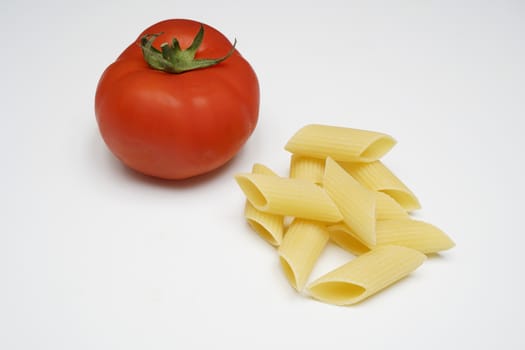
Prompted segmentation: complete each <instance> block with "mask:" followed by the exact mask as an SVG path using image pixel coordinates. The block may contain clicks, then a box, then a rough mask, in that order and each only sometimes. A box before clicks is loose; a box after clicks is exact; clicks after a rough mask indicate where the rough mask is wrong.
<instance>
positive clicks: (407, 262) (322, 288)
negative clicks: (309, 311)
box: [308, 245, 426, 305]
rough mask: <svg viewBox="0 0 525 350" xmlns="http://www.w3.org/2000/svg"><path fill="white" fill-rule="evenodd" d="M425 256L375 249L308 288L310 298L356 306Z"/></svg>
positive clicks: (396, 248) (404, 250)
mask: <svg viewBox="0 0 525 350" xmlns="http://www.w3.org/2000/svg"><path fill="white" fill-rule="evenodd" d="M425 259H426V256H425V254H423V253H421V252H419V251H417V250H414V249H410V248H406V247H400V246H394V245H389V246H381V247H376V248H374V249H372V250H371V251H369V252H368V253H365V254H363V255H361V256H359V257H357V258H355V259H354V260H352V261H350V262H348V263H346V264H344V265H342V266H341V267H339V268H337V269H335V270H333V271H331V272H328V273H327V274H326V275H324V276H321V277H320V278H319V279H317V280H316V281H314V282H313V283H311V284H310V285H309V286H308V291H309V292H310V295H311V296H312V297H313V298H315V299H318V300H320V301H323V302H326V303H330V304H335V305H352V304H356V303H358V302H360V301H362V300H364V299H366V298H368V297H369V296H371V295H373V294H376V293H377V292H379V291H381V290H383V289H385V288H386V287H388V286H390V285H391V284H393V283H395V282H397V281H399V280H400V279H402V278H404V277H405V276H407V275H408V274H409V273H410V272H412V271H414V270H415V269H416V268H418V267H419V266H420V265H421V264H422V263H423V262H424V261H425Z"/></svg>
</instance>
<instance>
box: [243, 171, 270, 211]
mask: <svg viewBox="0 0 525 350" xmlns="http://www.w3.org/2000/svg"><path fill="white" fill-rule="evenodd" d="M235 179H236V180H237V183H238V184H239V187H240V188H241V189H242V191H243V192H244V194H245V195H246V197H247V198H248V200H249V201H250V202H251V203H252V204H253V206H254V207H256V208H257V209H261V208H264V207H265V206H266V205H267V204H268V200H267V199H266V197H265V196H264V194H263V193H262V192H261V191H260V190H259V189H258V188H257V186H256V185H255V184H254V183H253V182H252V181H251V180H250V179H248V178H246V177H244V176H237V177H236V178H235Z"/></svg>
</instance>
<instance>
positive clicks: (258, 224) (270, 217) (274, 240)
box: [244, 163, 284, 246]
mask: <svg viewBox="0 0 525 350" xmlns="http://www.w3.org/2000/svg"><path fill="white" fill-rule="evenodd" d="M252 173H253V174H266V175H270V176H277V174H276V173H274V172H273V171H272V170H271V169H270V168H268V167H266V166H265V165H262V164H259V163H257V164H254V165H253V167H252ZM244 217H245V218H246V221H247V222H248V224H249V225H250V227H251V228H252V229H253V230H254V231H255V232H257V233H258V234H259V236H261V237H262V238H263V239H265V240H266V241H267V242H268V243H270V244H271V245H273V246H279V245H280V244H281V241H282V239H283V226H284V224H283V221H284V219H283V215H276V214H269V213H264V212H262V211H260V210H258V209H256V208H255V207H254V206H253V205H252V204H251V203H250V202H249V201H248V200H247V201H246V205H245V208H244Z"/></svg>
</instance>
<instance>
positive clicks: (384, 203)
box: [235, 124, 454, 305]
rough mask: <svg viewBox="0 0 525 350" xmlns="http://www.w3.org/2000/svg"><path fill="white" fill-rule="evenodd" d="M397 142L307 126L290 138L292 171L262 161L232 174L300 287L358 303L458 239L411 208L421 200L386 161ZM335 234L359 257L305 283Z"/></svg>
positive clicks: (254, 221)
mask: <svg viewBox="0 0 525 350" xmlns="http://www.w3.org/2000/svg"><path fill="white" fill-rule="evenodd" d="M395 144H396V141H395V140H394V139H393V138H392V137H391V136H389V135H386V134H383V133H379V132H374V131H368V130H360V129H353V128H347V127H337V126H330V125H317V124H314V125H307V126H305V127H303V128H301V129H300V130H299V131H298V132H297V133H296V134H295V135H294V136H293V137H292V138H291V139H290V140H289V141H288V143H287V144H286V146H285V149H286V150H287V151H289V152H290V153H291V154H292V156H291V162H290V174H289V177H281V176H278V175H277V174H276V173H275V172H273V171H272V170H271V169H269V168H268V167H266V166H264V165H262V164H255V165H254V166H253V169H252V171H251V172H250V173H241V174H237V175H236V176H235V179H236V181H237V183H238V185H239V187H240V188H241V190H242V191H243V192H244V194H245V195H246V198H247V201H246V206H245V218H246V220H247V221H248V223H249V225H250V226H251V227H252V228H253V229H254V230H255V231H256V232H257V233H258V234H259V235H260V236H261V237H263V238H264V239H265V240H266V241H268V242H269V243H270V244H272V245H273V246H275V247H277V248H278V253H279V258H280V262H281V265H282V268H283V271H284V274H285V276H286V278H287V279H288V281H289V282H290V284H291V285H292V286H293V287H294V288H295V289H296V290H298V291H300V292H304V293H305V294H307V295H309V296H311V297H313V298H315V299H317V300H320V301H323V302H326V303H331V304H336V305H352V304H355V303H358V302H360V301H362V300H364V299H366V298H368V297H369V296H371V295H374V294H376V293H377V292H379V291H381V290H383V289H384V288H386V287H388V286H389V285H391V284H393V283H395V282H396V281H398V280H400V279H402V278H403V277H405V276H407V275H408V274H409V273H411V272H412V271H414V270H415V269H416V268H418V267H419V266H420V265H421V264H422V263H423V262H424V261H425V259H426V255H427V254H432V253H437V252H440V251H443V250H446V249H450V248H452V247H453V246H454V242H453V241H452V240H451V239H450V238H449V237H448V236H447V235H446V234H445V233H444V232H443V231H442V230H440V229H439V228H437V227H436V226H434V225H431V224H429V223H426V222H423V221H419V220H415V219H413V218H412V217H411V216H410V212H411V211H414V210H417V209H419V208H420V207H421V205H420V203H419V200H418V199H417V197H416V196H415V195H414V193H413V192H412V191H411V190H410V189H409V188H408V187H407V186H406V185H405V184H404V183H403V182H402V181H401V180H400V179H399V178H398V177H397V176H396V175H395V174H394V173H393V172H392V171H391V170H390V169H389V168H388V167H387V166H386V165H385V164H384V163H383V162H382V161H381V160H380V159H381V157H383V156H384V155H385V154H386V153H387V152H389V151H390V150H391V149H392V147H393V146H394V145H395ZM330 240H331V241H333V242H335V243H336V244H337V245H339V246H341V247H342V248H343V249H345V250H347V251H349V252H350V253H351V254H352V255H353V256H354V258H352V259H351V260H350V261H349V262H348V263H346V264H344V265H342V266H340V267H338V268H336V269H335V270H333V271H330V272H328V273H326V274H325V275H323V276H321V277H320V278H318V279H317V280H315V281H313V282H311V283H310V284H309V285H308V286H307V284H308V280H309V277H310V274H311V272H312V270H313V268H314V266H315V264H316V262H317V260H318V258H319V257H320V255H321V253H322V251H323V249H324V248H325V246H326V244H327V243H328V242H329V241H330Z"/></svg>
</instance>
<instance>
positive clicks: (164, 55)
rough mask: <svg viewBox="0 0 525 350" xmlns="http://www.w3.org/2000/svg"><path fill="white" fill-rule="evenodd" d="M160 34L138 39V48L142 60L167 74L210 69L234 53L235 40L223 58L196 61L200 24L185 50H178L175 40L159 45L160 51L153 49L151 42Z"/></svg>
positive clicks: (200, 41) (199, 41)
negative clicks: (140, 49)
mask: <svg viewBox="0 0 525 350" xmlns="http://www.w3.org/2000/svg"><path fill="white" fill-rule="evenodd" d="M161 34H162V33H159V34H146V35H144V36H143V37H142V38H141V39H140V47H141V48H142V54H143V55H144V60H146V62H147V63H148V65H149V66H150V67H151V68H153V69H157V70H161V71H164V72H167V73H183V72H187V71H190V70H194V69H199V68H206V67H211V66H213V65H216V64H217V63H221V62H222V61H224V60H225V59H227V58H228V57H230V56H231V55H232V54H233V52H234V51H235V45H236V44H237V39H236V40H235V41H234V43H233V45H232V48H231V49H230V51H229V52H228V53H227V54H226V55H224V56H223V57H220V58H202V59H196V58H195V54H196V53H197V50H198V49H199V47H200V45H201V43H202V39H203V37H204V26H203V25H202V24H201V27H200V29H199V32H198V33H197V35H195V38H194V39H193V42H192V43H191V45H190V47H188V48H187V49H186V50H182V49H181V48H180V45H179V41H178V40H177V39H173V41H172V43H171V45H170V44H168V43H167V42H166V43H162V44H161V45H160V50H158V49H156V48H155V47H153V42H154V41H155V39H157V37H158V36H159V35H161Z"/></svg>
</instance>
